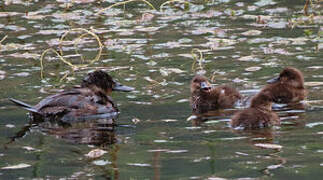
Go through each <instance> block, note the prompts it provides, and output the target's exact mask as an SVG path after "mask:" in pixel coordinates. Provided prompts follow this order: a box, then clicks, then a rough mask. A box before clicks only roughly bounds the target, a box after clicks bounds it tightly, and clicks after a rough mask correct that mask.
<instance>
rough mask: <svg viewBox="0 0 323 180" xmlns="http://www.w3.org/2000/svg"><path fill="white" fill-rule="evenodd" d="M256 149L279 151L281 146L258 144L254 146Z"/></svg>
mask: <svg viewBox="0 0 323 180" xmlns="http://www.w3.org/2000/svg"><path fill="white" fill-rule="evenodd" d="M254 145H255V146H257V147H261V148H265V149H281V148H283V146H281V145H278V144H267V143H258V144H254Z"/></svg>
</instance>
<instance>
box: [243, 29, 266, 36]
mask: <svg viewBox="0 0 323 180" xmlns="http://www.w3.org/2000/svg"><path fill="white" fill-rule="evenodd" d="M261 33H262V32H261V31H258V30H249V31H246V32H243V33H241V34H242V35H244V36H258V35H260V34H261Z"/></svg>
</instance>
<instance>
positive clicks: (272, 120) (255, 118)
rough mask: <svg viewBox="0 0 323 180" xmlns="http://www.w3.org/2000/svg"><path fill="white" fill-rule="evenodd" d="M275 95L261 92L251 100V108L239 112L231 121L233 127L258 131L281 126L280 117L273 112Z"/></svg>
mask: <svg viewBox="0 0 323 180" xmlns="http://www.w3.org/2000/svg"><path fill="white" fill-rule="evenodd" d="M272 102H273V95H272V94H271V93H270V92H269V91H267V92H260V93H258V94H257V95H256V96H255V97H253V98H252V100H251V105H250V107H249V108H247V109H244V110H242V111H240V112H237V113H236V114H235V115H234V116H233V117H232V119H231V126H232V127H234V128H236V127H243V128H246V129H257V128H262V127H268V126H272V125H278V124H280V119H279V117H278V115H277V114H276V113H275V112H274V111H272V109H271V105H272Z"/></svg>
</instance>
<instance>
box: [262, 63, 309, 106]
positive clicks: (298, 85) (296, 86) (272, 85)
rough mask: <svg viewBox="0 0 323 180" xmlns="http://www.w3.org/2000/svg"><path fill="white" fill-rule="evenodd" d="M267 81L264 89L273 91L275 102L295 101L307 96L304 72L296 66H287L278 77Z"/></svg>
mask: <svg viewBox="0 0 323 180" xmlns="http://www.w3.org/2000/svg"><path fill="white" fill-rule="evenodd" d="M267 82H268V83H269V84H267V85H266V86H265V87H264V88H263V89H262V91H263V92H265V91H269V92H271V94H272V96H273V102H275V103H286V104H288V103H295V102H299V101H301V100H304V98H305V96H306V90H305V87H304V77H303V74H302V73H301V72H300V71H299V70H298V69H296V68H293V67H286V68H285V69H284V70H283V71H282V72H281V73H280V74H279V76H278V77H276V78H273V79H271V80H269V81H267Z"/></svg>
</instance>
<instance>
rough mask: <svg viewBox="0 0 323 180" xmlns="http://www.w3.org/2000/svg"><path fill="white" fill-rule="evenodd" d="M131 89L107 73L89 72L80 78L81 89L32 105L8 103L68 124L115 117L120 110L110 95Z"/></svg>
mask: <svg viewBox="0 0 323 180" xmlns="http://www.w3.org/2000/svg"><path fill="white" fill-rule="evenodd" d="M132 90H133V88H132V87H128V86H123V85H121V84H120V83H118V82H115V81H114V80H113V79H112V77H111V76H110V75H108V74H107V73H106V72H104V71H101V70H98V71H94V72H91V73H89V74H88V75H87V76H86V77H85V78H84V79H83V82H82V84H81V87H79V88H73V89H71V90H67V91H63V92H61V93H58V94H54V95H51V96H48V97H46V98H45V99H43V100H41V101H40V102H39V103H38V104H37V105H35V106H31V105H29V104H26V103H24V102H21V101H19V100H16V99H12V98H10V100H11V101H12V102H14V103H15V104H16V105H19V106H21V107H23V108H24V109H26V110H28V111H30V112H31V115H32V117H33V118H35V117H37V118H41V119H43V118H45V119H54V120H61V121H63V122H70V121H73V120H79V119H81V120H86V119H87V118H90V117H91V118H111V117H115V116H116V115H117V114H118V113H119V110H118V109H117V107H116V105H115V104H114V103H113V101H112V99H111V97H110V95H111V92H112V91H126V92H129V91H132Z"/></svg>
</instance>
